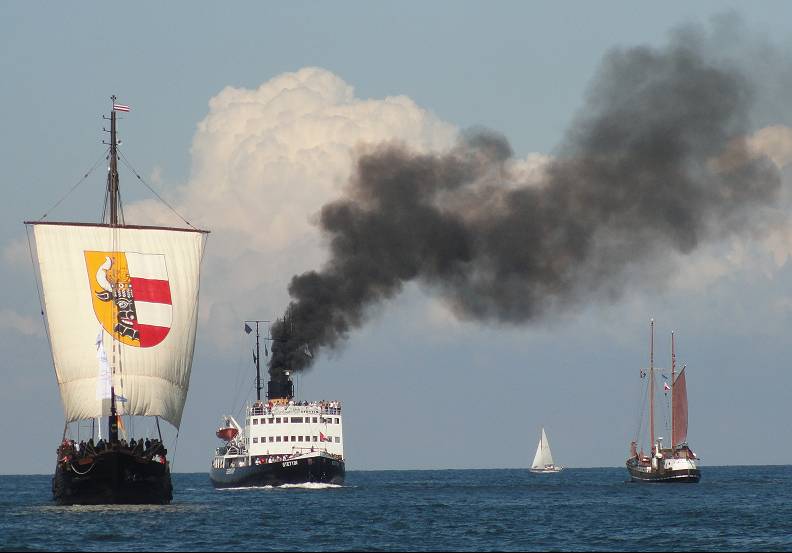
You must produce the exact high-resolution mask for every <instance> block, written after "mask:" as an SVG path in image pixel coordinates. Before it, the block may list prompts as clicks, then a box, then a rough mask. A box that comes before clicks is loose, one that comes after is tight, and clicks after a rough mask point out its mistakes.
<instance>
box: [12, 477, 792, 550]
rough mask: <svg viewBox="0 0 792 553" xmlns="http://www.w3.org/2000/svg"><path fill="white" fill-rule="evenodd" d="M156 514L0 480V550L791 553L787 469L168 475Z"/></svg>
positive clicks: (791, 495)
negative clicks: (251, 480)
mask: <svg viewBox="0 0 792 553" xmlns="http://www.w3.org/2000/svg"><path fill="white" fill-rule="evenodd" d="M173 479H174V501H173V503H172V504H171V505H167V506H101V507H57V506H55V505H54V504H53V503H52V501H51V496H50V477H49V476H0V549H2V550H6V551H8V550H14V551H22V550H78V551H131V550H136V551H141V550H142V551H157V550H165V551H193V550H194V551H204V550H223V551H234V550H238V551H268V550H278V551H294V550H297V551H299V550H336V551H337V550H353V551H354V550H361V551H362V550H374V551H378V550H381V551H388V550H405V549H406V550H414V551H427V550H433V551H445V550H451V551H454V550H481V551H487V550H498V551H514V550H557V551H563V550H576V551H601V550H610V551H614V550H619V551H676V550H683V551H696V550H707V551H768V550H771V551H778V550H788V551H789V550H792V466H773V467H767V466H762V467H704V468H703V475H702V480H701V482H700V483H699V484H690V485H684V484H677V485H647V484H630V483H627V482H626V470H625V469H622V468H601V469H566V470H565V471H564V472H562V473H560V474H555V475H535V474H531V473H529V472H528V471H527V470H525V469H513V470H511V469H509V470H506V469H504V470H500V469H499V470H442V471H350V472H348V473H347V482H346V484H345V485H344V486H341V487H332V486H323V485H306V486H290V487H281V488H242V489H232V490H215V489H213V488H212V486H211V484H210V483H209V478H208V476H207V475H206V474H175V475H174V476H173Z"/></svg>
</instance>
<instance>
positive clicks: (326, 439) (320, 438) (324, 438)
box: [319, 432, 330, 442]
mask: <svg viewBox="0 0 792 553" xmlns="http://www.w3.org/2000/svg"><path fill="white" fill-rule="evenodd" d="M319 441H320V442H329V441H330V438H328V437H327V436H325V435H324V434H322V433H321V432H319Z"/></svg>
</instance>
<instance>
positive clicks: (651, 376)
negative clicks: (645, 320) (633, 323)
mask: <svg viewBox="0 0 792 553" xmlns="http://www.w3.org/2000/svg"><path fill="white" fill-rule="evenodd" d="M649 329H650V330H649V336H650V337H649V426H650V427H651V437H652V442H651V443H650V444H649V451H652V452H653V454H654V446H655V420H654V396H655V378H654V319H649ZM672 441H673V440H672Z"/></svg>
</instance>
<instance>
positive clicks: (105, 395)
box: [25, 96, 207, 505]
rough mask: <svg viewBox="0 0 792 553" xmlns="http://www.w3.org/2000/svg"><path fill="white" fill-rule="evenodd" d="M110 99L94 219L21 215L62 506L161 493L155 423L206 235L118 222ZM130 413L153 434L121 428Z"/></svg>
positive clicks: (172, 403)
mask: <svg viewBox="0 0 792 553" xmlns="http://www.w3.org/2000/svg"><path fill="white" fill-rule="evenodd" d="M112 100H113V107H112V110H111V112H110V116H109V117H106V119H109V121H110V129H109V131H108V132H109V134H110V141H109V144H108V152H107V160H108V175H107V188H106V192H105V209H104V212H103V215H102V220H101V222H98V223H88V222H51V221H48V220H43V219H45V218H46V215H45V216H44V217H42V220H39V221H26V222H25V225H26V227H27V230H28V237H29V238H30V235H31V234H32V240H30V242H31V250H32V251H31V254H32V257H33V259H34V261H35V264H36V266H37V277H38V281H37V286H40V289H39V294H40V299H41V304H42V305H41V308H42V314H43V315H44V317H45V322H46V328H47V335H48V337H49V341H50V346H51V350H52V359H53V364H54V367H55V375H56V377H57V381H58V386H59V388H60V395H61V399H62V401H63V409H64V415H65V419H66V421H65V425H64V431H63V438H62V442H61V444H60V446H59V447H58V449H57V452H58V458H57V463H56V467H55V475H54V477H53V479H52V492H53V496H54V499H55V501H56V502H57V503H59V504H62V505H72V504H106V503H158V504H164V503H169V502H170V501H171V499H172V495H173V494H172V490H173V486H172V484H171V477H170V462H169V460H168V459H169V457H168V451H167V449H166V447H165V445H164V443H163V439H162V433H161V429H160V424H159V422H160V419H162V420H164V421H167V422H168V423H170V424H171V425H173V426H174V427H175V428H176V429H178V427H179V424H180V422H181V417H182V410H183V408H184V403H185V400H186V397H187V389H188V387H189V382H190V369H191V365H192V357H193V349H194V345H195V332H196V321H197V312H198V289H199V270H200V262H201V257H202V253H203V248H204V244H205V240H206V236H207V232H206V231H202V230H198V229H195V228H165V227H155V226H135V225H129V224H126V222H125V221H124V215H123V212H122V208H121V199H120V192H119V178H118V156H119V152H118V145H119V144H120V142H119V141H118V139H117V136H116V113H117V112H127V111H129V107H128V106H126V105H122V104H118V103H116V101H115V100H116V98H115V96H113V97H112ZM188 224H189V223H188ZM133 417H150V418H148V419H143V421H144V422H145V421H149V426H150V427H152V430H151V434H152V435H147V436H134V435H130V433H128V431H131V430H132V428H133V427H134V421H135V420H140V419H139V418H138V419H134V418H133ZM152 417H153V419H152ZM125 421H126V423H125ZM154 423H156V435H154V433H155V431H154V430H153V424H154ZM144 438H145V439H144Z"/></svg>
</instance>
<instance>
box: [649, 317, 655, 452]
mask: <svg viewBox="0 0 792 553" xmlns="http://www.w3.org/2000/svg"><path fill="white" fill-rule="evenodd" d="M649 328H650V332H649V334H650V338H649V426H650V427H651V438H652V442H651V443H650V444H649V451H651V452H652V454H653V455H654V454H655V453H656V452H655V450H654V447H655V420H654V396H655V377H654V319H650V320H649Z"/></svg>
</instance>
